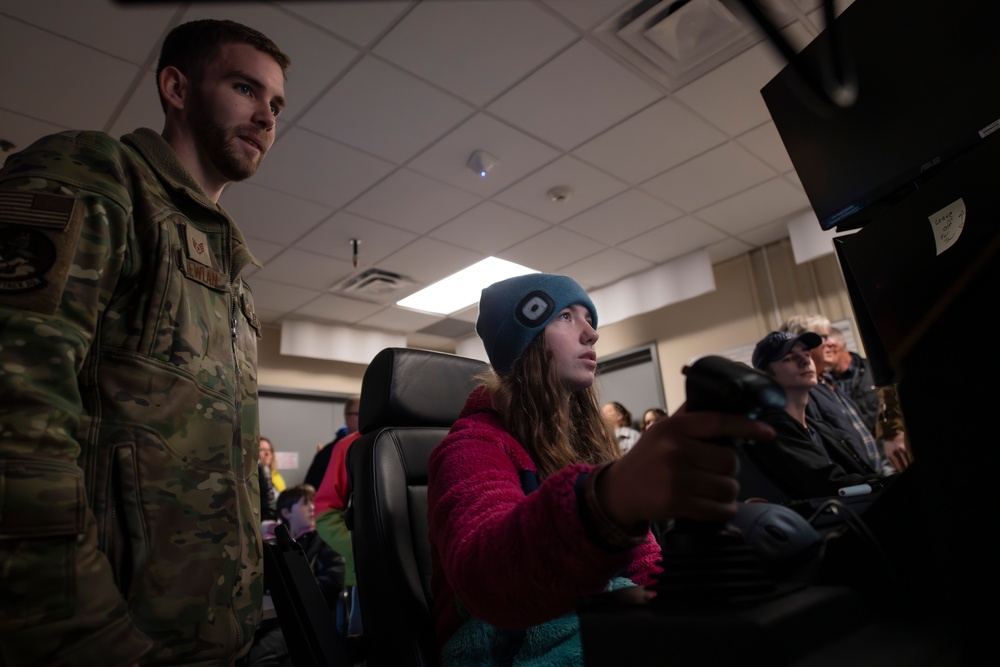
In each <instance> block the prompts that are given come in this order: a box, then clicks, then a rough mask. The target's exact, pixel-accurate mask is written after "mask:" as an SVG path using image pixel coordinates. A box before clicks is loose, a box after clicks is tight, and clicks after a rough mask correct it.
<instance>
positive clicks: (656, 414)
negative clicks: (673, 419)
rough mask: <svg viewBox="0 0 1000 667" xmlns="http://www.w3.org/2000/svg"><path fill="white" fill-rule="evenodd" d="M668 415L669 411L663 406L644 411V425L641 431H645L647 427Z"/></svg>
mask: <svg viewBox="0 0 1000 667" xmlns="http://www.w3.org/2000/svg"><path fill="white" fill-rule="evenodd" d="M666 416H667V411H666V410H664V409H663V408H649V409H648V410H646V411H645V412H644V413H642V426H641V428H640V429H639V430H640V431H645V430H646V429H647V428H649V427H650V426H652V425H653V424H655V423H656V422H658V421H660V420H661V419H663V418H664V417H666Z"/></svg>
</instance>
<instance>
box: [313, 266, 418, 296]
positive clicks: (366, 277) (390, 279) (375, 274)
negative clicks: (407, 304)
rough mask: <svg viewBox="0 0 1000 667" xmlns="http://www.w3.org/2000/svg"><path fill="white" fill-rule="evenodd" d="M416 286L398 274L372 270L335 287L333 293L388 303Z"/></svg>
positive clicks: (367, 270)
mask: <svg viewBox="0 0 1000 667" xmlns="http://www.w3.org/2000/svg"><path fill="white" fill-rule="evenodd" d="M414 285H415V283H414V282H413V281H412V280H410V279H408V278H404V277H403V276H401V275H399V274H398V273H391V272H389V271H383V270H382V269H375V268H372V269H365V270H364V271H362V272H361V273H358V274H356V275H353V276H351V277H350V278H348V279H347V280H344V281H343V282H341V283H339V284H337V285H334V286H333V288H332V290H331V291H333V292H338V293H340V294H343V295H344V296H353V297H358V298H367V299H373V300H376V301H387V300H395V297H396V296H397V295H399V294H401V293H403V292H406V291H408V290H410V289H411V288H412V287H413V286H414Z"/></svg>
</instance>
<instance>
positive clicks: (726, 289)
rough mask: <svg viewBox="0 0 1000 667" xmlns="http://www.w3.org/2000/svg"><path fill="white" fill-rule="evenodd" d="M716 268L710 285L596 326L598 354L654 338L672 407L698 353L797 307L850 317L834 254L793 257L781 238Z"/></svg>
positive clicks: (744, 336)
mask: <svg viewBox="0 0 1000 667" xmlns="http://www.w3.org/2000/svg"><path fill="white" fill-rule="evenodd" d="M714 271H715V287H716V288H715V291H713V292H710V293H708V294H704V295H702V296H699V297H696V298H694V299H688V300H687V301H683V302H681V303H678V304H674V305H671V306H667V307H666V308H662V309H660V310H657V311H653V312H651V313H646V314H645V315H640V316H638V317H634V318H631V319H629V320H625V321H622V322H616V323H615V324H611V325H608V326H606V327H601V339H600V341H599V342H598V353H599V355H602V354H603V355H607V354H614V353H615V352H620V351H622V350H626V349H629V348H632V347H635V346H637V345H644V344H647V343H650V342H655V343H656V351H657V355H658V356H659V360H660V371H661V374H662V376H663V391H664V394H665V395H666V400H667V405H668V406H669V407H670V409H671V411H672V410H674V409H676V408H677V407H678V406H680V404H681V403H683V402H684V376H683V375H682V374H681V368H682V367H683V366H684V365H685V364H688V363H690V362H691V361H693V360H694V359H696V358H698V357H700V356H704V355H706V354H714V353H718V352H722V351H725V350H730V349H732V348H736V347H739V346H742V345H750V344H753V343H756V342H757V341H758V340H759V339H761V338H762V337H763V336H764V335H765V334H766V333H767V332H769V331H773V330H775V329H777V328H779V327H780V325H781V323H782V322H784V321H785V320H786V319H788V318H789V317H791V316H792V315H795V314H803V315H804V314H811V313H822V314H823V315H825V316H826V317H828V318H830V319H831V320H840V319H844V318H847V319H850V320H851V321H852V323H853V321H854V314H853V311H852V310H851V305H850V299H849V298H848V295H847V288H846V285H845V284H844V280H843V276H842V274H841V272H840V265H839V264H838V262H837V259H836V257H835V256H834V255H833V254H830V255H825V256H823V257H820V258H818V259H815V260H812V261H810V262H807V263H805V264H801V265H796V264H795V259H794V256H793V255H792V250H791V244H790V242H789V241H788V240H787V239H786V240H784V241H780V242H778V243H775V244H772V245H770V246H766V247H764V248H759V249H757V250H754V251H752V252H750V253H748V254H746V255H741V256H739V257H735V258H733V259H731V260H728V261H726V262H722V263H720V264H716V265H715V267H714Z"/></svg>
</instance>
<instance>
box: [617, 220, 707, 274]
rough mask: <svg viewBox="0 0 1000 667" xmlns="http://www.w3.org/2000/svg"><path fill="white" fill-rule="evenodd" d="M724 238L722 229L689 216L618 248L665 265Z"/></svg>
mask: <svg viewBox="0 0 1000 667" xmlns="http://www.w3.org/2000/svg"><path fill="white" fill-rule="evenodd" d="M724 238H725V235H724V234H723V233H722V232H720V231H719V230H718V229H714V228H713V227H710V226H709V225H706V224H705V223H704V222H702V221H701V220H698V219H696V218H692V217H690V216H689V217H686V218H681V219H680V220H675V221H674V222H671V223H669V224H666V225H663V226H662V227H657V228H656V229H654V230H652V231H649V232H646V233H645V234H643V235H641V236H637V237H635V238H634V239H632V240H631V241H627V242H625V243H622V244H621V245H620V246H618V248H619V250H624V251H625V252H628V253H631V254H633V255H637V256H639V257H642V258H643V259H647V260H649V261H650V262H653V263H655V264H661V263H663V262H666V261H668V260H671V259H674V258H675V257H680V256H681V255H686V254H687V253H689V252H691V251H693V250H697V249H699V248H702V247H704V246H706V245H710V244H712V243H716V242H718V241H721V240H722V239H724Z"/></svg>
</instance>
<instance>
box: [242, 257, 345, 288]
mask: <svg viewBox="0 0 1000 667" xmlns="http://www.w3.org/2000/svg"><path fill="white" fill-rule="evenodd" d="M352 270H353V267H352V266H351V263H350V262H343V261H341V260H339V259H334V258H332V257H327V256H326V255H318V254H316V253H314V252H306V251H304V250H298V249H296V248H291V249H289V250H285V251H284V252H283V253H281V254H280V255H278V256H276V257H274V258H272V259H271V260H270V261H269V262H267V263H266V264H264V268H262V269H260V270H259V271H258V272H257V274H256V277H258V278H260V279H261V280H268V281H271V282H275V283H286V284H289V285H295V286H296V287H306V288H309V289H313V290H325V289H328V288H329V287H330V286H331V285H333V284H334V283H337V282H339V281H340V280H342V279H344V278H346V277H347V276H348V275H350V273H351V271H352Z"/></svg>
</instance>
